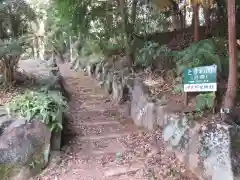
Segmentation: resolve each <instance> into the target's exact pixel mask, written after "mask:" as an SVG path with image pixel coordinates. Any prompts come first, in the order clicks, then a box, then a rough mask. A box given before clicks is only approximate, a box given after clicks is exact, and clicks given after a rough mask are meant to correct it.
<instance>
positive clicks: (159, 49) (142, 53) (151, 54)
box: [136, 41, 170, 67]
mask: <svg viewBox="0 0 240 180" xmlns="http://www.w3.org/2000/svg"><path fill="white" fill-rule="evenodd" d="M169 52H170V51H169V49H168V48H167V47H166V46H159V44H158V43H156V42H152V41H147V42H145V44H144V47H143V48H141V49H139V50H138V52H137V55H136V64H137V65H139V66H141V67H149V66H153V64H154V61H155V60H156V59H157V57H159V56H169V55H170V53H169Z"/></svg>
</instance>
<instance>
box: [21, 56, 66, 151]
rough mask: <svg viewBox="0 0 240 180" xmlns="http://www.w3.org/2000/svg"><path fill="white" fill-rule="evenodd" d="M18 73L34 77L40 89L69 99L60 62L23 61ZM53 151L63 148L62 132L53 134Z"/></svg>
mask: <svg viewBox="0 0 240 180" xmlns="http://www.w3.org/2000/svg"><path fill="white" fill-rule="evenodd" d="M18 71H20V72H23V73H24V74H26V75H27V76H28V77H34V78H35V80H36V81H37V82H36V85H38V86H39V87H40V88H46V89H48V90H52V91H53V92H54V91H56V92H57V93H58V92H61V93H62V94H63V95H64V96H65V97H67V98H68V97H69V94H68V92H67V91H65V88H66V85H65V83H64V80H63V78H62V76H61V74H60V72H59V67H58V62H56V61H55V60H49V61H41V60H34V59H27V60H21V61H20V62H19V69H18ZM62 120H63V117H62V113H60V114H59V122H60V123H62ZM51 142H52V144H51V148H52V150H60V148H61V131H59V132H53V133H52V141H51Z"/></svg>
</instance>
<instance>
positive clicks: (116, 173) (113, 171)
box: [104, 163, 145, 177]
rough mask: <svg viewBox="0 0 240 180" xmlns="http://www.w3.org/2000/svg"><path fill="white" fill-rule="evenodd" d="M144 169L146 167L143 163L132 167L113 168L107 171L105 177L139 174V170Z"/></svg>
mask: <svg viewBox="0 0 240 180" xmlns="http://www.w3.org/2000/svg"><path fill="white" fill-rule="evenodd" d="M144 167H145V166H144V164H142V163H135V164H132V165H122V166H119V167H111V168H107V169H105V171H104V177H112V176H121V175H123V174H127V173H133V172H137V171H138V170H140V169H142V168H144Z"/></svg>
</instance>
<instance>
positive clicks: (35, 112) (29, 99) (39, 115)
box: [7, 91, 67, 131]
mask: <svg viewBox="0 0 240 180" xmlns="http://www.w3.org/2000/svg"><path fill="white" fill-rule="evenodd" d="M66 107H67V104H66V101H65V100H64V97H63V96H62V95H61V93H60V92H55V91H47V92H40V91H27V92H25V93H24V94H23V95H20V96H17V97H15V98H14V99H13V100H12V101H11V102H10V103H9V104H8V105H7V110H8V113H9V114H11V113H13V114H17V115H20V116H22V117H25V118H27V120H28V121H31V120H41V121H42V122H43V123H45V124H46V125H48V126H49V128H50V130H51V131H57V130H60V129H62V124H61V122H59V119H58V118H59V115H60V114H61V113H62V112H63V111H64V110H65V108H66Z"/></svg>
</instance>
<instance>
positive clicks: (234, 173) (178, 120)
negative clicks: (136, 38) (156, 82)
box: [87, 63, 240, 180]
mask: <svg viewBox="0 0 240 180" xmlns="http://www.w3.org/2000/svg"><path fill="white" fill-rule="evenodd" d="M96 67H97V68H96ZM107 67H108V66H107V64H104V63H98V64H94V65H93V64H91V65H89V66H88V67H87V69H89V71H88V74H89V76H91V77H95V78H96V79H97V80H99V81H101V85H102V87H104V88H105V89H106V93H109V94H112V99H113V100H114V101H115V102H116V103H123V102H124V103H125V104H126V106H127V109H129V111H128V115H129V116H130V117H131V118H132V120H133V121H134V123H135V124H136V125H137V126H139V127H144V128H146V129H148V130H149V131H152V132H156V131H157V132H158V133H157V134H159V133H160V134H161V138H160V139H163V140H164V144H165V145H166V148H167V149H168V150H169V151H173V152H175V154H176V156H177V157H178V158H179V160H181V161H182V162H183V163H184V164H185V165H186V166H187V167H188V168H189V169H190V170H192V171H193V172H194V173H195V174H196V175H197V176H198V177H199V178H200V179H203V180H233V179H238V172H240V161H239V160H240V159H239V158H240V156H239V155H240V154H239V151H240V141H239V140H238V139H239V135H240V133H239V130H238V128H236V127H232V126H229V125H227V124H224V123H222V122H221V121H218V120H217V119H209V121H207V122H204V123H198V122H197V121H195V120H194V119H192V118H190V117H189V116H188V115H187V114H184V113H181V112H175V111H173V110H171V108H170V107H168V105H167V104H166V103H164V102H162V101H161V99H152V98H151V97H150V95H149V94H150V93H149V90H148V87H147V86H146V85H145V84H144V83H143V82H142V80H141V78H139V77H138V76H137V75H134V74H131V73H130V71H125V72H123V71H122V72H119V71H116V70H114V69H112V68H107ZM90 70H91V71H90ZM126 72H127V73H126ZM126 88H127V89H128V90H127V91H126V90H125V91H124V89H126ZM126 97H128V98H126ZM156 139H159V138H158V137H156ZM159 144H162V143H159Z"/></svg>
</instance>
